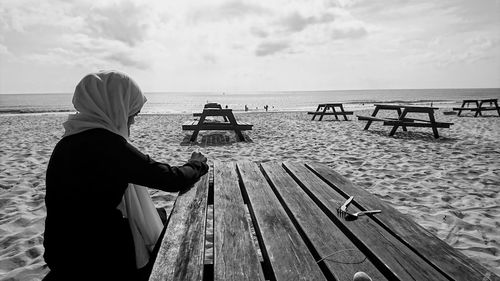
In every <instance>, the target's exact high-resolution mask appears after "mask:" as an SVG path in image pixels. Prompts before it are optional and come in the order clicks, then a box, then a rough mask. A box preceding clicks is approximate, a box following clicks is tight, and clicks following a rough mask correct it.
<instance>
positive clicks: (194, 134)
mask: <svg viewBox="0 0 500 281" xmlns="http://www.w3.org/2000/svg"><path fill="white" fill-rule="evenodd" d="M205 118H206V115H205V114H203V113H202V114H201V116H200V120H198V124H197V125H196V129H194V130H193V134H192V135H191V138H190V139H189V141H191V142H195V141H196V138H198V133H199V132H200V128H201V125H202V124H203V123H204V122H205Z"/></svg>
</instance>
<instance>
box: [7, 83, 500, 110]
mask: <svg viewBox="0 0 500 281" xmlns="http://www.w3.org/2000/svg"><path fill="white" fill-rule="evenodd" d="M145 95H146V97H147V99H148V102H147V103H146V104H145V106H144V107H143V109H142V111H141V114H179V113H186V114H187V113H193V112H198V111H200V110H201V109H202V108H203V105H204V104H206V103H213V102H215V103H219V104H221V105H222V106H223V107H226V106H227V108H230V109H233V111H235V112H244V111H245V106H247V107H248V111H249V112H259V111H265V106H266V105H267V108H268V110H269V111H309V110H314V109H316V107H317V105H318V104H320V103H343V104H344V107H345V108H346V109H349V110H355V109H365V108H368V107H370V106H372V105H373V104H374V103H396V104H413V105H431V104H432V105H433V106H434V107H440V108H450V107H453V106H455V105H456V104H457V103H459V102H460V101H462V100H464V99H489V98H497V99H498V98H500V88H471V89H399V90H398V89H390V90H332V91H263V92H149V93H148V92H146V93H145ZM72 96H73V95H72V93H43V94H42V93H41V94H38V93H37V94H0V114H42V113H67V112H75V109H74V107H73V105H72Z"/></svg>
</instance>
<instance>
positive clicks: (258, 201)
mask: <svg viewBox="0 0 500 281" xmlns="http://www.w3.org/2000/svg"><path fill="white" fill-rule="evenodd" d="M238 171H239V173H240V175H241V179H242V182H243V188H244V189H245V192H246V195H247V196H248V199H249V203H248V205H249V209H250V214H251V215H252V217H253V219H254V220H255V225H256V230H257V231H258V232H259V233H260V236H259V235H258V237H259V238H260V239H261V240H262V244H263V245H264V249H261V250H262V252H263V254H264V256H265V257H267V258H268V259H269V263H270V264H271V266H272V270H273V273H274V276H275V277H276V280H277V281H288V280H304V281H306V280H307V281H309V280H326V278H325V277H324V275H323V274H322V272H321V269H320V267H319V266H318V264H317V263H316V261H315V260H314V257H313V256H312V254H311V253H310V252H309V250H308V248H307V246H306V244H305V242H304V241H303V240H302V238H301V237H300V234H299V232H298V231H297V230H296V229H295V227H294V225H293V223H292V221H291V220H290V218H289V217H288V215H287V214H286V212H285V210H284V209H283V207H282V206H281V204H280V202H279V200H278V198H276V195H275V194H274V193H273V191H272V190H271V187H270V186H269V184H268V183H267V181H266V179H265V178H264V176H263V175H262V173H261V172H260V170H259V167H258V166H257V165H255V164H253V163H250V162H242V163H238Z"/></svg>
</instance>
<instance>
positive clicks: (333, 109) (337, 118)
mask: <svg viewBox="0 0 500 281" xmlns="http://www.w3.org/2000/svg"><path fill="white" fill-rule="evenodd" d="M331 108H332V111H333V113H337V111H335V106H332V107H331ZM334 116H335V119H336V120H339V117H338V116H337V114H335V115H334Z"/></svg>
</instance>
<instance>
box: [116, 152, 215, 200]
mask: <svg viewBox="0 0 500 281" xmlns="http://www.w3.org/2000/svg"><path fill="white" fill-rule="evenodd" d="M120 150H121V152H120V153H119V156H118V158H119V164H118V167H119V169H118V170H119V171H120V173H123V174H122V175H123V176H124V177H125V178H126V179H127V181H128V182H129V183H135V184H139V185H144V186H147V187H151V188H156V189H160V190H164V191H179V190H183V189H186V188H187V187H190V186H192V185H193V184H194V183H195V182H196V181H198V179H199V178H200V177H201V176H203V175H204V174H206V173H207V171H208V165H207V163H206V162H207V158H205V156H203V155H202V154H201V153H198V152H193V154H192V155H191V158H190V159H189V160H188V161H187V163H186V164H184V165H182V166H179V167H176V166H170V165H168V164H165V163H160V162H156V161H154V160H153V159H151V158H150V157H149V156H147V155H145V154H143V153H141V152H140V151H139V150H137V149H136V148H135V147H133V146H132V145H131V144H129V143H128V142H125V143H124V145H123V147H122V148H121V149H120Z"/></svg>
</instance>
